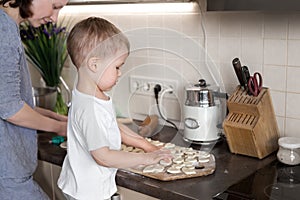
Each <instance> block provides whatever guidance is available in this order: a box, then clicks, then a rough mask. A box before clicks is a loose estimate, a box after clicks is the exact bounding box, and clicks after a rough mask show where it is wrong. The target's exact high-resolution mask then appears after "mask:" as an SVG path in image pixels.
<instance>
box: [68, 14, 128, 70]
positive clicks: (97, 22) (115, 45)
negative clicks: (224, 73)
mask: <svg viewBox="0 0 300 200" xmlns="http://www.w3.org/2000/svg"><path fill="white" fill-rule="evenodd" d="M129 46H130V45H129V41H128V39H127V37H126V36H125V35H124V34H123V33H121V31H120V30H119V29H118V28H117V27H115V26H114V25H113V24H112V23H110V22H109V21H107V20H105V19H102V18H99V17H89V18H87V19H84V20H82V21H80V22H79V23H77V24H76V25H75V26H74V27H73V28H72V30H71V32H70V34H69V36H68V39H67V48H68V53H69V55H70V57H71V60H72V62H73V64H74V65H75V66H76V67H77V68H79V67H81V65H82V64H84V61H86V60H87V59H88V58H90V57H92V56H96V57H100V58H101V59H106V58H108V57H109V56H113V55H114V54H115V53H117V51H118V50H126V51H127V52H128V53H129V48H130V47H129ZM124 48H125V49H124Z"/></svg>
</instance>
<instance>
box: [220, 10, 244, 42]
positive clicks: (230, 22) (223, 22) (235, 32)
mask: <svg viewBox="0 0 300 200" xmlns="http://www.w3.org/2000/svg"><path fill="white" fill-rule="evenodd" d="M239 16H240V14H238V13H227V14H225V13H224V14H223V13H222V14H221V16H220V17H221V19H220V35H221V37H241V30H242V29H241V28H242V25H241V20H240V17H239Z"/></svg>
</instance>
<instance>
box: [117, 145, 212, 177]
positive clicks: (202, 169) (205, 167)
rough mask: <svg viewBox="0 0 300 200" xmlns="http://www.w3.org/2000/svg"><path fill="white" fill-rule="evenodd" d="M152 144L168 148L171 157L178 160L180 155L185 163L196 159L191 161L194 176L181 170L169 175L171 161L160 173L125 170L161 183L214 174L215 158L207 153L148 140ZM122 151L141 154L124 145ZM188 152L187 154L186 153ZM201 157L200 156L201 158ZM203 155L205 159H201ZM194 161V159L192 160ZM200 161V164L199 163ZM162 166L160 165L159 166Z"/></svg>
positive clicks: (139, 151)
mask: <svg viewBox="0 0 300 200" xmlns="http://www.w3.org/2000/svg"><path fill="white" fill-rule="evenodd" d="M149 141H150V142H151V143H152V144H154V145H158V146H159V145H160V146H162V148H165V147H167V146H169V148H168V149H169V150H170V151H173V153H172V155H173V156H174V158H175V157H177V158H178V154H180V155H181V156H180V157H181V158H182V159H183V160H184V161H186V158H187V157H189V156H191V155H193V156H194V157H195V159H196V161H193V166H195V169H194V171H195V173H194V174H186V173H184V172H183V170H182V168H181V169H180V172H179V173H176V174H173V173H169V172H168V171H167V170H168V169H169V168H170V167H171V166H172V165H173V166H174V165H176V164H175V161H174V160H173V162H172V164H171V165H169V166H164V169H163V171H162V172H147V173H145V172H143V170H144V168H145V166H144V167H139V168H134V169H133V168H129V169H126V170H127V171H130V172H133V173H136V174H140V175H143V176H146V177H150V178H153V179H157V180H161V181H171V180H178V179H186V178H193V177H200V176H207V175H209V174H212V173H214V171H215V169H216V162H215V157H214V155H213V154H209V153H207V152H204V151H198V150H194V149H192V148H184V147H179V146H176V145H175V146H174V144H171V143H167V144H166V143H162V142H159V141H153V140H149ZM172 145H173V147H172V148H170V146H172ZM122 150H123V151H128V152H136V153H143V151H141V149H136V148H134V147H129V146H126V145H122ZM187 151H188V152H187ZM201 155H202V156H201ZM204 155H205V158H204V157H203V156H204ZM193 160H194V158H193ZM204 160H206V161H205V162H203V161H204ZM199 161H200V162H199ZM182 163H186V162H182ZM182 163H181V164H180V165H184V164H182ZM160 166H162V165H160Z"/></svg>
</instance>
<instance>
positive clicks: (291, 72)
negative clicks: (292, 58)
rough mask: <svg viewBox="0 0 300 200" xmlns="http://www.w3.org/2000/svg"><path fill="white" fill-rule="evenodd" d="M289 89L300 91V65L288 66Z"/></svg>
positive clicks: (290, 90)
mask: <svg viewBox="0 0 300 200" xmlns="http://www.w3.org/2000/svg"><path fill="white" fill-rule="evenodd" d="M287 91H288V92H297V93H300V67H288V68H287Z"/></svg>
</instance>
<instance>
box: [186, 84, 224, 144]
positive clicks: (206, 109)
mask: <svg viewBox="0 0 300 200" xmlns="http://www.w3.org/2000/svg"><path fill="white" fill-rule="evenodd" d="M185 91H186V101H185V103H184V106H183V112H184V133H183V139H184V140H186V141H188V142H192V143H204V142H205V143H208V142H215V141H217V140H218V139H219V138H220V136H221V130H220V129H219V128H220V127H219V125H220V124H221V101H220V98H219V95H218V94H219V88H218V87H217V86H215V87H214V86H210V85H207V84H206V81H205V80H204V79H200V80H199V82H198V83H197V84H193V85H189V86H187V87H186V88H185Z"/></svg>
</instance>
